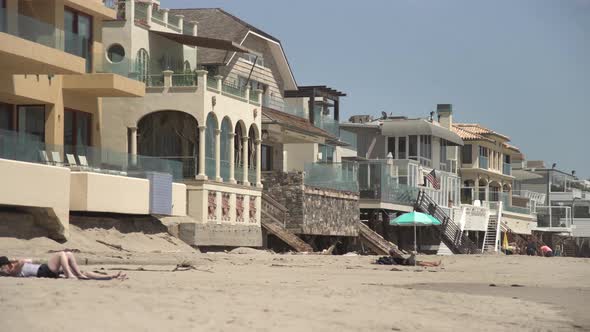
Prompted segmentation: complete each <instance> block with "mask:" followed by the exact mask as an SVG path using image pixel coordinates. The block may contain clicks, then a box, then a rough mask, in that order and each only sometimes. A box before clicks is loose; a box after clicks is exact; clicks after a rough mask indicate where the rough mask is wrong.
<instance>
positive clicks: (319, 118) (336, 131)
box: [313, 108, 340, 137]
mask: <svg viewBox="0 0 590 332" xmlns="http://www.w3.org/2000/svg"><path fill="white" fill-rule="evenodd" d="M313 112H314V117H313V125H314V126H316V127H318V128H321V129H323V130H325V131H327V132H329V133H330V134H332V135H334V136H336V137H340V124H339V123H338V121H336V120H334V119H330V118H329V117H328V115H325V114H324V113H323V112H322V110H321V109H319V108H316V109H314V111H313Z"/></svg>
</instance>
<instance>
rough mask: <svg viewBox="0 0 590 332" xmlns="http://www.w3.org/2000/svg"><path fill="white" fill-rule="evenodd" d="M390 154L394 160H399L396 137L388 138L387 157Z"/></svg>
mask: <svg viewBox="0 0 590 332" xmlns="http://www.w3.org/2000/svg"><path fill="white" fill-rule="evenodd" d="M390 153H391V155H392V157H393V159H397V156H396V155H395V137H387V155H389V154H390Z"/></svg>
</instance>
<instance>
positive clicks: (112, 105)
mask: <svg viewBox="0 0 590 332" xmlns="http://www.w3.org/2000/svg"><path fill="white" fill-rule="evenodd" d="M207 26H208V22H206V21H203V22H199V24H197V22H196V19H195V18H194V17H189V16H183V15H182V13H181V12H179V11H171V10H168V9H166V8H163V7H162V6H161V5H160V2H158V1H147V2H146V1H132V0H128V1H120V2H119V18H118V19H117V20H114V21H110V22H108V23H106V24H105V25H104V27H103V36H104V40H105V45H106V48H107V54H108V55H109V57H110V59H109V60H110V63H111V65H112V66H113V67H115V68H116V69H117V71H118V72H121V73H122V74H123V75H126V76H128V77H133V78H134V79H137V80H139V81H141V82H144V83H145V97H143V98H137V99H133V100H127V99H123V98H109V99H108V100H105V101H104V109H105V113H104V114H103V121H104V122H105V130H107V132H108V135H104V136H103V140H102V144H103V145H104V146H108V147H109V148H111V149H113V150H117V151H122V152H125V153H129V154H131V155H142V156H151V157H156V158H160V159H165V160H169V161H173V162H177V163H180V164H181V165H182V172H181V174H179V181H181V182H182V183H183V184H185V185H186V208H187V214H188V217H187V218H181V219H177V220H174V219H172V226H173V227H172V228H173V229H171V232H173V233H174V234H175V235H177V236H179V237H180V238H181V239H182V240H184V241H185V242H187V243H189V244H191V245H198V246H200V247H203V248H206V247H237V246H253V247H258V246H261V245H262V242H261V241H262V240H261V239H262V237H261V226H260V218H261V209H260V207H261V194H262V193H261V192H262V179H261V173H260V170H261V164H260V158H261V142H262V137H261V125H262V122H261V119H262V106H261V101H262V90H261V89H258V87H251V86H250V85H248V86H246V85H239V84H236V82H234V81H233V80H229V79H228V78H227V75H228V74H227V73H228V72H231V71H232V68H234V67H235V66H236V63H239V62H240V61H238V59H242V58H243V57H244V56H246V55H247V54H251V52H252V51H251V50H250V49H249V48H248V46H249V45H246V44H245V43H236V42H234V41H233V40H230V39H220V38H213V37H211V36H208V35H205V34H204V33H203V31H206V28H207ZM224 27H225V26H223V27H222V28H224ZM208 52H212V53H214V54H218V53H219V54H223V55H224V57H222V58H221V59H216V61H215V64H212V63H211V62H209V61H208V60H207V57H208V54H209V53H208Z"/></svg>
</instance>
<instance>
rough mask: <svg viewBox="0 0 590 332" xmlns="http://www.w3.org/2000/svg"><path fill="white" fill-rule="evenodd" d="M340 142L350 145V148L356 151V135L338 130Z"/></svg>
mask: <svg viewBox="0 0 590 332" xmlns="http://www.w3.org/2000/svg"><path fill="white" fill-rule="evenodd" d="M340 140H341V141H343V142H344V143H348V144H350V148H351V149H353V150H355V151H356V149H357V135H356V133H353V132H350V131H346V130H340Z"/></svg>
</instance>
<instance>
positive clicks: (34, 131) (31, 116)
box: [17, 105, 45, 142]
mask: <svg viewBox="0 0 590 332" xmlns="http://www.w3.org/2000/svg"><path fill="white" fill-rule="evenodd" d="M17 114H18V121H17V123H18V131H19V132H21V133H25V134H29V135H32V136H34V137H36V138H37V139H38V140H40V141H41V142H45V106H43V105H20V106H18V113H17Z"/></svg>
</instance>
